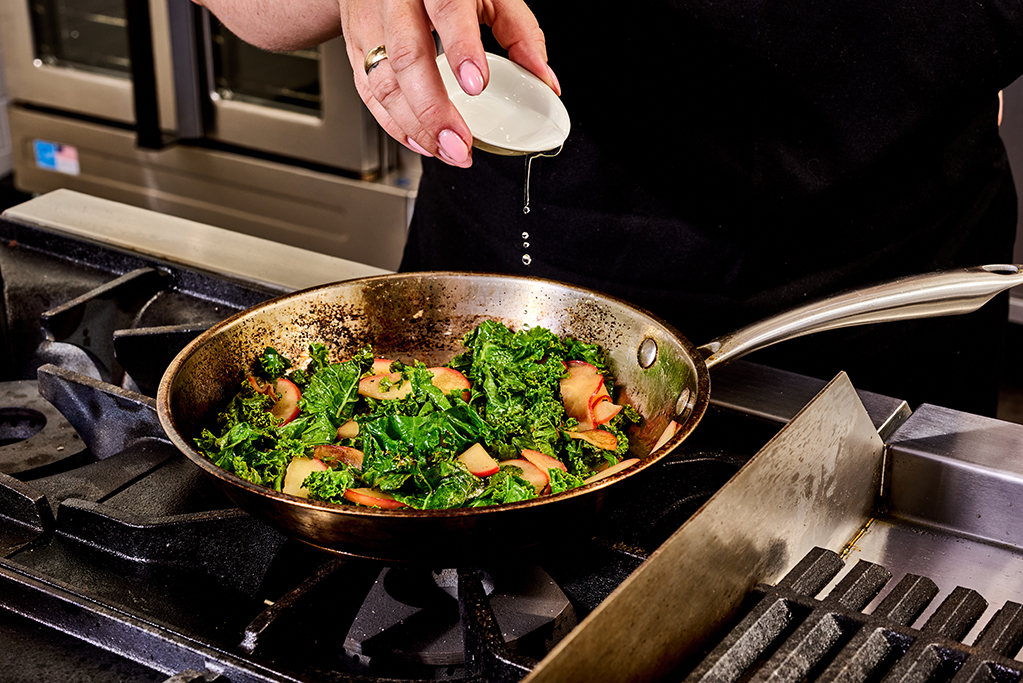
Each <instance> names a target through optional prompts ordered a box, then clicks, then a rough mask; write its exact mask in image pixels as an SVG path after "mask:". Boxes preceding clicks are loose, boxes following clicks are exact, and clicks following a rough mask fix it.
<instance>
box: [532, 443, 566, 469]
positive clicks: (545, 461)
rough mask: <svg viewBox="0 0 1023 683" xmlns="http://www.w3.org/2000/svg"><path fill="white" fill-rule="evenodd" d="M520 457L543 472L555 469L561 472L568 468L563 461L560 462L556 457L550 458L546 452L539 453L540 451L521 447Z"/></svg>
mask: <svg viewBox="0 0 1023 683" xmlns="http://www.w3.org/2000/svg"><path fill="white" fill-rule="evenodd" d="M522 457H523V459H525V460H528V461H529V462H531V463H533V464H534V465H536V466H537V467H539V468H540V469H541V470H542V471H544V472H546V471H547V470H555V469H556V470H561V471H562V472H568V468H567V467H565V463H563V462H561V461H560V460H558V459H557V458H552V457H551V456H549V455H547V454H546V453H541V452H540V451H534V450H530V449H528V448H523V449H522Z"/></svg>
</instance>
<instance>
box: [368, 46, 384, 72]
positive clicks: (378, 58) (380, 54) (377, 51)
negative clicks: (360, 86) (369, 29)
mask: <svg viewBox="0 0 1023 683" xmlns="http://www.w3.org/2000/svg"><path fill="white" fill-rule="evenodd" d="M385 59H387V50H385V49H384V46H383V45H377V46H376V47H375V48H373V49H372V50H370V51H369V52H367V53H366V64H365V66H366V75H367V76H369V72H370V71H372V70H373V69H374V67H376V65H377V64H379V63H380V62H382V61H384V60H385Z"/></svg>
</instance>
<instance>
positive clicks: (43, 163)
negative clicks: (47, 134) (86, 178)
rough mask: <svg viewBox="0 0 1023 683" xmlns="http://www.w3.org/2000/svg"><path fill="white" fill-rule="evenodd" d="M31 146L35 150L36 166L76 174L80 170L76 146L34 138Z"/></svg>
mask: <svg viewBox="0 0 1023 683" xmlns="http://www.w3.org/2000/svg"><path fill="white" fill-rule="evenodd" d="M32 147H33V149H34V150H35V156H36V166H37V167H39V168H41V169H43V170H46V171H56V172H57V173H67V174H68V175H78V174H79V173H80V172H81V168H80V167H79V165H78V148H77V147H73V146H71V145H64V144H61V143H59V142H47V141H46V140H35V141H34V142H33V144H32Z"/></svg>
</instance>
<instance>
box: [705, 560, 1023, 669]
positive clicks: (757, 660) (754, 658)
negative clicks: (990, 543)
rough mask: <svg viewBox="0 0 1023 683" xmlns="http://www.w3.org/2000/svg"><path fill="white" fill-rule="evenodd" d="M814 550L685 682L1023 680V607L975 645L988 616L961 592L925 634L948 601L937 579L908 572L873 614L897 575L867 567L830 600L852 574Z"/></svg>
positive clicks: (980, 603) (997, 618)
mask: <svg viewBox="0 0 1023 683" xmlns="http://www.w3.org/2000/svg"><path fill="white" fill-rule="evenodd" d="M844 565H845V563H844V561H843V560H842V558H841V557H840V556H839V555H838V554H837V553H835V552H833V551H830V550H826V549H823V548H814V549H813V550H812V551H810V552H809V553H807V555H806V556H804V558H803V559H802V560H801V561H800V562H799V563H798V564H797V565H796V566H795V568H793V569H792V570H791V571H790V572H789V573H788V574H786V575H785V577H784V578H783V579H782V580H781V581H779V582H778V585H777V586H770V585H767V584H760V585H758V586H756V587H755V588H754V589H753V592H752V594H751V602H752V603H753V607H752V608H751V609H750V611H749V612H748V613H747V614H746V616H745V617H743V618H742V620H741V621H740V622H739V623H738V624H737V625H736V626H735V627H734V628H732V630H730V631H729V632H728V633H727V634H726V635H725V636H724V637H723V638H722V639H721V640H720V641H719V642H718V644H717V645H716V646H715V647H714V648H713V649H712V650H711V652H710V654H708V655H707V656H706V657H705V658H704V659H703V661H702V662H700V664H698V665H697V666H696V668H695V669H694V670H693V671H692V672H691V673H690V674H689V675H688V676H687V677H686V678H685V683H800V682H802V681H814V682H815V683H1018V681H1020V679H1021V678H1023V663H1021V662H1019V661H1016V660H1015V659H1013V657H1015V656H1016V654H1017V653H1018V652H1019V650H1020V648H1021V647H1023V605H1019V604H1017V603H1014V602H1007V603H1005V605H1004V606H1003V607H1002V608H1001V609H1000V610H998V611H997V612H996V613H995V615H994V616H993V617H992V618H991V619H990V621H989V622H988V623H987V624H986V625H985V626H984V628H983V630H982V631H981V633H980V635H979V636H978V637H977V640H976V642H975V643H974V644H973V645H966V644H964V643H963V642H962V640H963V639H964V638H965V637H966V635H967V634H968V633H969V632H970V630H971V629H972V628H973V627H974V625H976V624H977V623H978V621H979V620H980V618H981V617H982V616H983V614H984V611H985V610H986V609H987V606H988V603H987V601H986V600H985V599H984V598H983V597H982V596H981V595H980V594H979V593H977V592H976V591H974V590H972V589H968V588H963V587H961V586H960V587H956V588H955V589H954V590H953V591H952V593H951V594H949V595H948V596H947V597H946V598H945V599H944V600H942V602H941V604H940V605H939V606H938V608H937V609H936V610H935V612H934V613H933V614H932V615H931V616H930V617H929V618H928V619H927V621H926V623H924V625H923V626H921V627H920V628H919V629H915V628H912V627H910V624H912V623H913V622H914V620H916V619H917V617H919V616H920V615H921V614H922V613H923V611H924V610H925V609H926V608H927V606H928V605H929V604H930V603H931V602H932V601H933V600H934V598H935V596H937V594H938V587H937V586H936V585H935V583H934V582H933V581H932V580H930V579H929V578H927V577H923V576H916V575H913V574H907V575H906V576H904V577H903V578H902V579H901V580H900V581H899V582H898V583H897V584H896V585H895V586H894V588H892V590H891V592H890V593H889V594H888V595H887V596H886V597H885V598H884V599H883V600H882V601H881V603H880V604H879V605H878V606H877V608H876V609H875V610H874V611H873V612H872V613H871V614H864V613H863V610H864V609H865V608H866V607H867V605H868V604H870V602H871V601H872V600H873V599H874V598H876V597H877V596H878V595H880V593H881V591H882V590H883V589H884V587H885V586H886V585H887V584H888V583H889V582H890V581H891V579H892V574H891V572H890V571H888V570H887V569H885V568H884V567H882V566H881V565H878V564H874V563H871V562H867V561H864V560H860V561H859V562H857V563H856V564H855V565H854V566H853V567H852V569H850V571H849V572H848V573H847V574H846V576H844V577H843V578H842V580H841V581H839V583H838V584H837V585H836V586H835V588H834V589H833V590H831V591H830V592H829V593H828V595H826V596H825V597H823V598H817V597H816V596H817V594H818V593H820V592H821V591H822V590H823V589H824V588H825V587H826V586H827V585H828V584H829V583H830V582H831V581H832V580H833V579H834V578H835V577H837V576H838V575H839V573H840V572H841V570H842V569H843V568H844Z"/></svg>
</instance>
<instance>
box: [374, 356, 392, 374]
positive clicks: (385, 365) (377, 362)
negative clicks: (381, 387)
mask: <svg viewBox="0 0 1023 683" xmlns="http://www.w3.org/2000/svg"><path fill="white" fill-rule="evenodd" d="M393 362H394V361H393V360H390V359H387V358H374V359H373V365H372V366H371V367H370V372H372V373H373V374H374V375H389V374H391V363H393Z"/></svg>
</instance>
